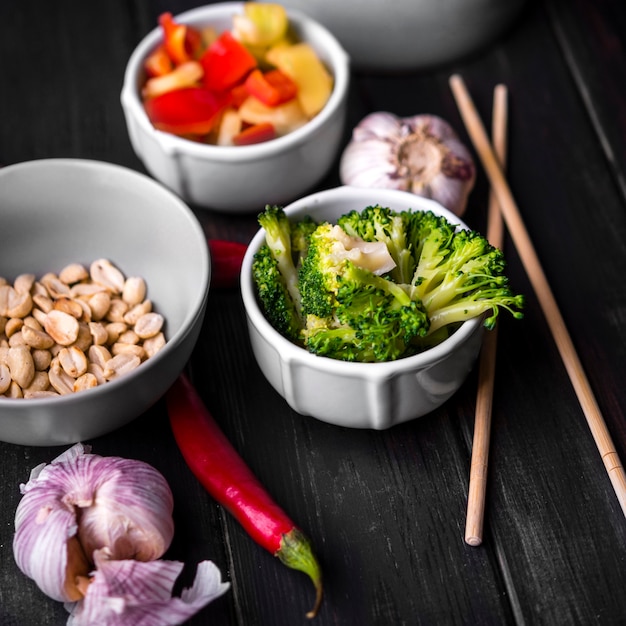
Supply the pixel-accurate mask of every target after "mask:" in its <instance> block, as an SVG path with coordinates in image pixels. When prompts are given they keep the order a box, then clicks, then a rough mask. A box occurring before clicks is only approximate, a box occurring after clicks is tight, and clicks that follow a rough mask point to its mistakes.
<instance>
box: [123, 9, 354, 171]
mask: <svg viewBox="0 0 626 626" xmlns="http://www.w3.org/2000/svg"><path fill="white" fill-rule="evenodd" d="M244 4H245V3H244V2H219V3H216V4H209V5H204V6H201V7H196V8H195V9H190V10H188V11H185V12H183V13H180V14H178V15H176V16H174V19H176V20H179V21H181V22H182V23H185V24H192V23H196V24H197V23H201V22H209V23H210V21H211V18H212V17H213V18H215V17H217V16H218V15H219V16H221V15H225V14H227V13H230V12H233V13H235V12H240V11H241V9H242V7H243V6H244ZM287 15H288V16H289V20H290V21H291V20H294V21H295V22H296V23H298V24H303V25H305V26H306V28H307V29H309V30H311V31H313V32H315V34H316V37H318V38H320V39H322V40H323V42H324V43H323V46H324V49H325V50H328V52H329V55H330V58H331V59H333V62H334V66H333V67H332V68H331V69H332V71H333V78H334V86H333V90H332V92H331V95H330V98H329V99H328V102H327V103H326V105H325V106H324V108H323V109H322V110H321V111H320V112H319V113H318V114H317V115H316V116H315V117H313V118H312V119H311V120H309V121H308V122H307V123H306V124H304V125H303V126H301V127H300V128H297V129H296V130H294V131H292V132H290V133H288V134H286V135H283V136H282V137H277V138H276V139H272V140H270V141H265V142H262V143H257V144H252V145H249V146H216V145H212V144H204V143H199V142H194V141H189V140H187V139H183V138H182V137H177V136H176V135H173V134H171V133H166V132H163V131H160V130H157V129H156V128H155V127H154V126H153V125H152V123H151V122H150V120H149V119H148V116H147V114H146V112H145V109H144V107H143V105H142V103H141V99H140V97H139V93H138V91H137V84H138V76H139V74H140V72H141V69H142V63H143V60H144V59H145V58H146V56H147V55H148V53H149V52H150V51H151V50H152V49H153V48H155V47H156V45H157V44H158V42H159V41H160V40H161V38H162V31H161V28H160V27H159V26H157V27H155V28H154V29H153V30H151V31H150V32H149V33H148V34H147V35H146V36H145V37H144V38H143V39H142V40H141V41H140V42H139V44H138V45H137V47H136V48H135V50H134V51H133V53H132V54H131V56H130V58H129V60H128V63H127V65H126V70H125V72H124V82H123V85H122V92H121V101H122V105H123V106H124V107H125V108H126V109H127V111H129V113H132V115H133V116H134V118H135V119H136V120H137V122H138V123H139V124H140V126H141V127H142V129H143V130H144V131H145V132H148V133H149V134H150V135H151V136H153V137H154V138H155V139H156V140H157V141H158V142H159V144H161V146H162V147H163V149H164V150H166V151H167V152H169V153H171V154H178V153H184V154H189V155H193V156H196V157H198V158H206V159H215V160H217V159H219V160H223V161H235V162H246V161H250V160H256V159H259V158H263V157H266V156H271V155H273V154H276V153H278V152H281V151H283V150H285V149H291V148H294V147H296V146H299V145H301V144H303V143H305V142H306V141H308V140H309V138H310V135H311V134H315V133H316V132H317V131H318V130H319V129H320V128H321V127H322V126H324V124H325V123H326V121H327V120H328V119H329V118H331V117H333V116H334V114H335V113H336V111H337V109H338V108H339V107H340V106H341V103H342V101H343V99H344V97H345V95H346V93H347V91H348V85H349V81H350V58H349V56H348V54H347V52H346V51H345V50H344V48H343V47H342V45H341V44H340V43H339V41H338V40H337V39H336V37H335V36H334V35H333V34H332V33H331V32H330V31H329V30H328V29H327V28H326V27H325V26H323V25H322V24H320V23H319V22H316V21H315V20H313V19H312V18H310V17H309V16H308V15H306V14H305V13H303V12H301V11H299V10H296V9H287Z"/></svg>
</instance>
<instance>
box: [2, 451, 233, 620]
mask: <svg viewBox="0 0 626 626" xmlns="http://www.w3.org/2000/svg"><path fill="white" fill-rule="evenodd" d="M20 489H21V492H22V494H23V497H22V499H21V500H20V502H19V504H18V506H17V510H16V513H15V535H14V539H13V553H14V557H15V561H16V563H17V565H18V567H19V568H20V570H21V571H22V572H23V573H24V574H26V576H28V577H30V578H32V579H33V580H34V581H35V582H36V583H37V585H38V586H39V588H40V589H41V590H42V591H43V592H44V593H45V594H46V595H48V596H50V597H51V598H53V599H55V600H58V601H60V602H65V603H67V607H68V610H71V611H72V614H73V617H71V618H70V621H68V624H70V623H71V624H74V625H76V626H78V625H79V624H93V623H94V622H93V621H89V619H90V618H89V617H88V616H89V615H92V616H93V615H95V614H97V615H98V622H97V623H98V624H102V625H105V624H109V623H110V624H115V625H116V626H122V625H124V624H129V625H130V624H136V623H137V622H136V621H133V620H134V619H136V618H137V612H138V611H140V612H141V611H146V612H147V613H151V611H152V610H154V607H153V605H155V604H157V605H158V606H159V612H160V617H159V620H157V621H150V620H149V619H147V618H146V621H142V622H141V623H142V624H145V625H146V626H148V625H150V624H155V625H157V624H178V623H182V621H185V619H188V618H189V617H190V616H191V615H193V613H195V612H196V611H197V610H199V608H202V606H204V605H205V604H206V603H207V602H209V601H210V600H211V599H212V598H213V597H216V596H215V592H216V590H218V591H219V593H218V595H219V594H221V593H223V592H224V591H225V589H226V588H228V584H227V583H221V580H219V570H217V579H216V575H215V571H214V570H211V571H212V572H213V573H211V574H210V575H209V577H208V579H207V571H209V570H210V567H209V566H207V565H202V568H199V570H198V577H199V580H198V581H196V583H195V584H194V587H193V591H191V590H187V595H188V597H189V598H192V600H193V602H191V601H190V602H189V603H187V602H185V601H184V600H183V599H177V598H169V600H168V601H165V600H164V598H163V597H162V594H163V593H166V594H167V592H168V590H169V592H170V593H171V588H172V586H173V580H175V577H174V579H173V580H172V581H171V582H172V584H171V585H170V584H169V583H170V579H171V577H172V575H173V572H176V571H179V569H178V565H177V564H176V563H173V562H164V561H157V560H158V559H159V558H160V557H161V556H162V555H163V554H164V553H165V551H166V550H167V549H168V547H169V545H170V543H171V541H172V538H173V536H174V521H173V517H172V511H173V497H172V492H171V490H170V488H169V485H168V484H167V481H166V480H165V478H164V477H163V476H162V475H161V474H160V473H159V472H158V471H157V470H156V469H155V468H153V467H152V466H150V465H148V464H147V463H144V462H142V461H137V460H130V459H124V458H121V457H102V456H98V455H96V454H90V452H89V447H88V446H83V445H82V444H76V445H75V446H73V447H72V448H70V449H69V450H67V451H66V452H64V453H63V454H61V455H60V456H59V457H57V458H56V459H54V460H53V461H52V462H51V463H50V464H45V463H44V464H42V465H39V466H38V467H36V468H34V469H33V470H32V472H31V475H30V478H29V480H28V482H27V483H26V484H23V485H20ZM181 567H182V565H181ZM213 567H214V566H213ZM207 568H209V569H207ZM214 569H215V570H216V569H217V568H214ZM201 573H202V576H201ZM116 576H120V577H121V578H120V579H119V580H117V579H115V577H116ZM216 580H217V583H216ZM202 581H204V582H202ZM207 581H208V582H207ZM198 585H199V586H198ZM224 585H225V587H224ZM120 586H121V587H123V589H121V587H120ZM70 603H76V604H75V605H71V604H70ZM120 603H121V604H120ZM181 603H182V605H183V606H180V605H181ZM111 607H114V610H113V609H111ZM125 607H126V608H125ZM150 607H152V608H150ZM168 608H169V609H171V610H172V612H173V615H179V614H180V615H183V614H184V616H185V618H184V619H183V620H181V621H172V620H173V619H174V618H170V617H167V615H168ZM126 609H128V611H129V614H128V615H126V617H125V611H126ZM109 610H113V613H111V615H112V617H111V620H110V621H109V619H108V618H106V619H105V616H106V614H107V612H108V611H109ZM130 613H133V615H134V617H133V616H132V615H130ZM81 615H83V616H87V617H80V616H81ZM127 618H128V619H127ZM176 619H179V618H176ZM163 620H164V621H163Z"/></svg>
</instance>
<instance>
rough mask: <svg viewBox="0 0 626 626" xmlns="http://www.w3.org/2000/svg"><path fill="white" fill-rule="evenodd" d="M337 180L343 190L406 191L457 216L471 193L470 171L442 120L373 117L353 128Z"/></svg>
mask: <svg viewBox="0 0 626 626" xmlns="http://www.w3.org/2000/svg"><path fill="white" fill-rule="evenodd" d="M339 176H340V178H341V182H342V183H343V184H344V185H352V186H355V187H373V188H376V187H378V188H385V189H399V190H402V191H410V192H412V193H414V194H416V195H419V196H423V197H425V198H430V199H432V200H435V201H437V202H439V204H441V205H443V206H444V207H445V208H447V209H448V210H450V211H452V212H453V213H454V214H456V215H458V216H461V215H463V213H464V212H465V209H466V207H467V199H468V196H469V194H470V192H471V191H472V189H473V188H474V183H475V181H476V167H475V165H474V161H473V159H472V156H471V154H470V152H469V150H468V149H467V147H466V146H465V145H464V144H463V143H462V142H461V141H460V139H459V137H458V136H457V134H456V132H455V131H454V129H453V128H452V127H451V126H450V124H448V122H446V121H445V120H443V119H442V118H440V117H437V116H435V115H415V116H412V117H398V116H396V115H394V114H393V113H387V112H377V113H371V114H369V115H368V116H366V117H365V118H363V119H362V120H361V121H360V122H359V124H358V125H357V126H356V127H355V128H354V130H353V132H352V139H351V141H350V142H349V143H348V145H347V147H346V148H345V150H344V152H343V154H342V156H341V160H340V164H339Z"/></svg>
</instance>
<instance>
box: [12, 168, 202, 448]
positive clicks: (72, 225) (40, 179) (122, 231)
mask: <svg viewBox="0 0 626 626" xmlns="http://www.w3.org/2000/svg"><path fill="white" fill-rule="evenodd" d="M0 206H1V207H2V227H1V228H0V276H3V277H4V278H6V279H7V280H9V281H12V280H13V279H14V278H15V277H16V276H17V275H19V274H22V273H33V274H35V275H36V276H37V277H38V278H39V277H41V276H42V275H43V274H44V273H46V272H48V271H52V272H55V273H58V272H59V271H60V270H61V269H63V267H64V266H65V265H67V264H68V263H72V262H80V263H83V264H89V263H91V261H94V260H96V259H98V258H107V259H109V260H110V261H112V262H113V263H114V264H115V265H117V266H118V267H119V269H120V270H121V271H122V272H123V273H124V274H125V275H126V276H141V277H143V278H144V279H145V281H146V283H147V287H148V294H147V297H149V298H150V299H151V300H152V302H153V305H154V309H155V310H156V311H158V312H159V313H161V314H162V315H163V316H164V318H165V328H164V330H165V334H166V338H167V343H166V344H165V346H164V347H163V348H162V349H161V350H160V352H158V353H157V354H156V355H154V356H153V357H151V358H149V359H148V360H147V361H144V362H143V363H142V364H141V365H139V367H138V368H137V369H135V370H134V371H132V372H131V373H129V374H126V375H125V376H122V377H120V378H119V379H116V380H113V381H111V382H108V383H105V384H102V385H100V386H98V387H95V388H93V389H88V390H84V391H80V392H77V393H75V394H71V395H65V396H60V397H54V398H45V399H8V398H0V440H2V441H6V442H9V443H16V444H24V445H35V446H38V445H62V444H68V443H73V442H76V441H80V440H85V439H90V438H93V437H97V436H99V435H102V434H105V433H107V432H110V431H112V430H114V429H116V428H118V427H120V426H122V425H123V424H126V423H128V422H129V421H131V420H132V419H134V418H135V417H137V416H139V415H140V414H141V413H142V412H144V411H145V410H147V409H148V408H149V407H150V406H151V405H152V404H153V403H154V402H156V401H157V400H158V399H159V397H160V396H161V395H162V394H164V393H165V391H166V390H167V389H168V387H169V386H170V385H171V384H172V382H173V381H174V380H175V378H176V377H177V376H178V374H179V373H180V372H181V370H182V369H183V367H184V365H185V363H186V362H187V360H188V357H189V355H190V353H191V351H192V348H193V346H194V345H195V342H196V339H197V336H198V333H199V331H200V327H201V324H202V320H203V317H204V312H205V308H206V302H207V296H208V288H209V278H210V265H209V252H208V247H207V244H206V239H205V236H204V233H203V231H202V228H201V226H200V224H199V223H198V221H197V219H196V217H195V216H194V215H193V213H192V212H191V210H190V209H189V208H188V207H187V206H186V205H185V204H184V203H183V202H182V201H181V200H180V199H179V198H178V197H177V196H176V195H175V194H173V193H171V192H170V191H168V190H167V189H165V188H164V187H163V186H162V185H159V184H158V183H156V182H155V181H153V180H152V179H151V178H149V177H148V176H146V175H144V174H139V173H137V172H134V171H131V170H129V169H126V168H122V167H120V166H117V165H111V164H107V163H100V162H96V161H85V160H73V159H49V160H48V159H45V160H40V161H30V162H26V163H20V164H16V165H10V166H7V167H4V168H2V169H0Z"/></svg>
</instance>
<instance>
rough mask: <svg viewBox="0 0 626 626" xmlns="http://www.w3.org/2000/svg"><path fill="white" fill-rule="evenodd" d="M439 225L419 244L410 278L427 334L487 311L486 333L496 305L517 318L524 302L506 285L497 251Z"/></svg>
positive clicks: (469, 235)
mask: <svg viewBox="0 0 626 626" xmlns="http://www.w3.org/2000/svg"><path fill="white" fill-rule="evenodd" d="M423 215H425V216H426V219H428V214H423ZM439 222H440V225H439V226H436V225H435V226H434V225H432V224H431V226H430V227H429V230H428V234H427V235H426V236H425V237H424V238H423V240H422V242H423V243H422V246H421V253H420V256H419V258H418V261H417V266H416V268H415V272H414V275H413V279H412V280H411V292H410V293H411V298H414V299H419V300H420V301H421V302H422V303H423V304H424V307H425V308H426V311H427V312H428V317H429V319H430V329H429V333H434V332H435V331H437V330H438V329H440V328H442V327H444V326H449V325H451V324H457V323H459V322H463V321H465V320H468V319H470V318H473V317H478V316H480V315H483V314H486V313H490V315H488V316H487V317H485V322H484V324H485V327H487V328H488V329H491V328H493V327H494V326H495V323H496V318H497V315H498V311H499V308H500V307H503V308H505V309H507V310H509V311H510V312H511V313H512V315H513V317H515V318H521V317H522V313H521V311H520V309H521V308H522V307H523V305H524V298H523V296H521V295H515V294H513V292H512V291H511V289H510V287H509V283H508V279H507V277H506V276H505V274H504V270H505V260H504V255H503V253H502V251H501V250H499V249H497V248H494V247H493V246H492V245H491V244H490V243H489V242H488V241H487V239H486V238H485V237H483V236H482V235H481V234H479V233H478V232H476V231H471V230H454V231H452V232H450V228H449V224H447V223H444V221H442V220H439Z"/></svg>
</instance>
